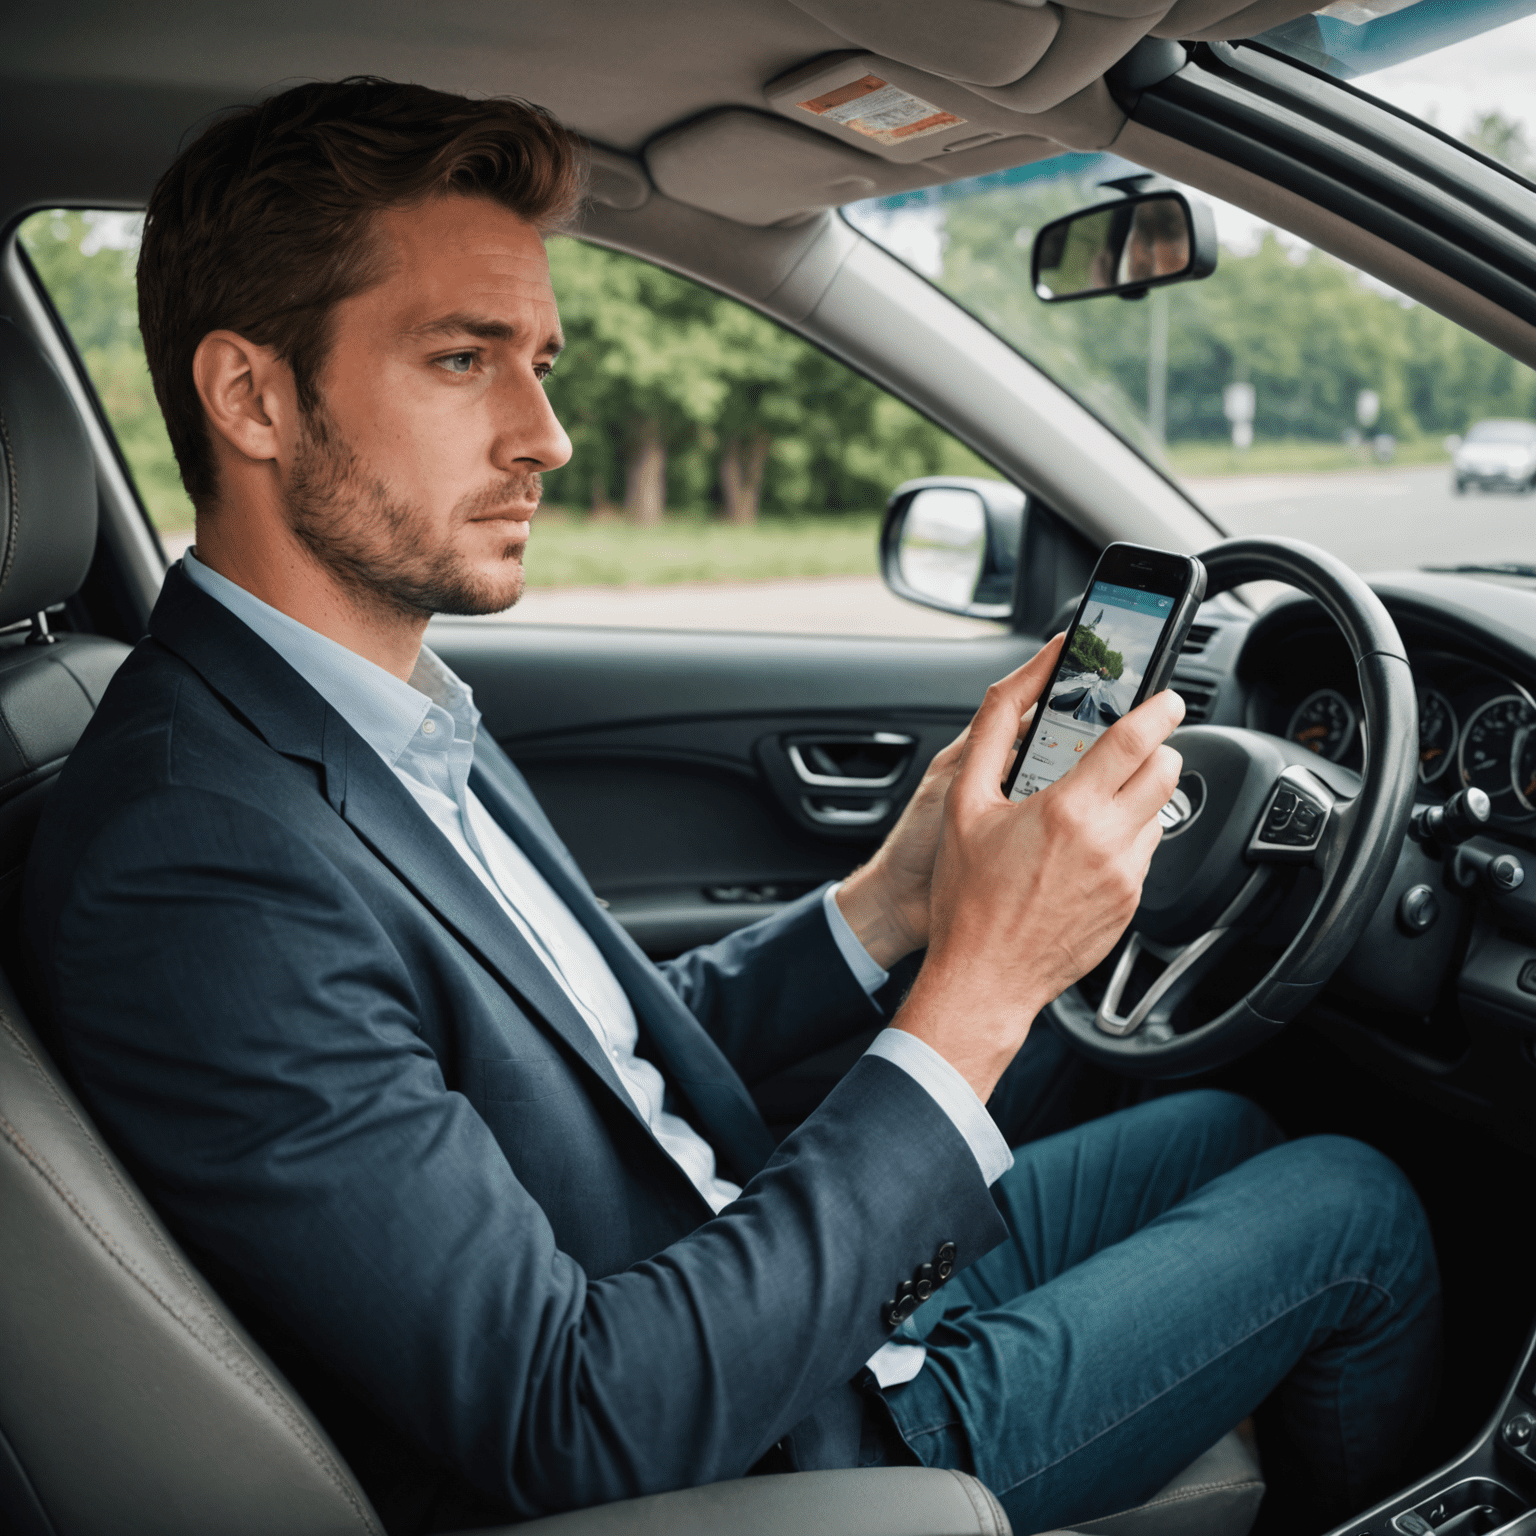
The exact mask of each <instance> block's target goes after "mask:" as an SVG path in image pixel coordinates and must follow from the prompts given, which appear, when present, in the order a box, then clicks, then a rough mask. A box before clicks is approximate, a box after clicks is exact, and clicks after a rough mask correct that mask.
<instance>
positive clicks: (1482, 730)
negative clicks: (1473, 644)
mask: <svg viewBox="0 0 1536 1536" xmlns="http://www.w3.org/2000/svg"><path fill="white" fill-rule="evenodd" d="M1408 660H1409V664H1410V665H1411V666H1412V668H1413V675H1414V681H1415V683H1416V684H1417V689H1416V692H1417V695H1418V705H1419V737H1418V743H1417V747H1418V760H1419V766H1418V775H1419V783H1420V785H1421V786H1422V787H1423V789H1424V790H1425V791H1426V795H1428V793H1429V792H1430V791H1433V797H1438V798H1443V797H1444V796H1447V795H1449V794H1451V793H1452V792H1453V791H1454V790H1457V789H1461V788H1463V787H1466V786H1475V787H1476V788H1478V789H1481V790H1483V791H1484V792H1485V793H1486V794H1487V796H1488V798H1489V801H1490V802H1491V804H1492V807H1493V819H1494V821H1495V822H1497V823H1503V824H1507V825H1519V824H1521V823H1524V822H1532V823H1536V699H1533V697H1532V693H1531V690H1530V689H1529V688H1527V687H1526V686H1525V685H1524V684H1523V683H1520V682H1518V681H1516V680H1515V679H1514V678H1513V677H1511V676H1510V675H1509V673H1508V672H1507V671H1500V670H1498V669H1496V668H1494V667H1490V666H1488V665H1486V664H1484V663H1482V662H1478V661H1474V660H1473V659H1471V658H1470V657H1467V656H1465V655H1458V654H1456V653H1455V652H1454V651H1445V650H1424V651H1413V650H1410V652H1409V656H1408ZM1353 670H1354V669H1353V667H1350V668H1349V672H1348V673H1346V674H1345V675H1342V676H1340V675H1333V676H1331V677H1330V678H1329V681H1328V682H1326V683H1324V684H1323V685H1322V686H1321V687H1317V688H1313V689H1312V690H1311V691H1310V692H1308V693H1307V694H1306V695H1305V696H1304V697H1302V698H1300V699H1298V700H1296V701H1295V702H1294V705H1293V704H1292V701H1291V698H1290V697H1289V695H1290V694H1292V693H1294V691H1295V689H1294V687H1291V688H1286V689H1283V690H1277V691H1276V693H1275V695H1274V697H1273V699H1272V700H1271V701H1270V705H1271V707H1270V708H1268V709H1264V708H1262V707H1261V709H1260V714H1261V715H1263V716H1266V717H1267V718H1264V719H1262V720H1260V721H1259V722H1257V724H1258V728H1259V729H1261V730H1266V731H1269V732H1270V733H1271V734H1273V735H1277V736H1285V737H1288V738H1289V739H1290V740H1292V741H1294V742H1296V743H1297V744H1298V745H1299V746H1303V747H1306V748H1307V749H1308V750H1309V751H1312V752H1316V753H1317V754H1318V755H1319V756H1320V757H1324V758H1326V759H1328V761H1330V762H1335V763H1340V764H1342V765H1343V766H1344V767H1347V768H1353V769H1356V770H1359V769H1360V768H1361V767H1362V766H1363V764H1364V759H1365V754H1366V751H1367V749H1368V741H1367V737H1366V728H1365V721H1364V719H1363V718H1362V713H1361V708H1360V695H1359V690H1358V688H1356V687H1355V685H1354V681H1353V677H1352V676H1351V675H1349V674H1352V673H1353ZM1307 681H1316V678H1315V677H1314V678H1312V679H1308V680H1307ZM1282 715H1284V716H1285V719H1284V721H1283V722H1282V720H1281V718H1280V717H1281V716H1282Z"/></svg>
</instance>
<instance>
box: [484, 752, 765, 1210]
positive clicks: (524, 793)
mask: <svg viewBox="0 0 1536 1536" xmlns="http://www.w3.org/2000/svg"><path fill="white" fill-rule="evenodd" d="M470 786H471V788H472V789H473V790H474V791H475V793H476V794H477V795H479V796H480V799H481V802H482V803H483V804H484V805H485V807H486V809H487V810H488V811H490V813H491V815H492V816H494V817H495V818H496V820H497V821H498V822H500V823H501V825H502V827H503V829H504V830H505V831H506V833H507V835H508V836H509V837H511V838H512V839H513V841H514V842H516V843H517V845H518V846H519V847H520V848H521V849H522V850H523V852H524V853H525V854H527V856H528V858H529V861H530V862H531V863H532V864H533V866H534V867H535V868H536V869H537V870H538V871H539V873H540V874H541V875H543V876H544V878H545V879H546V880H547V881H548V882H549V884H550V886H551V887H552V888H553V889H554V891H555V893H556V894H557V895H558V896H559V897H560V898H561V900H562V901H564V902H565V904H566V905H567V906H568V907H569V908H570V909H571V911H572V912H574V913H575V914H576V917H577V919H578V920H579V921H580V922H581V924H582V926H583V927H584V928H585V929H586V930H587V932H588V933H589V934H590V935H591V936H592V939H593V941H594V942H595V943H596V945H597V947H598V949H599V950H600V951H601V952H602V955H603V958H604V959H605V960H606V961H607V962H608V964H609V965H610V966H611V967H612V969H613V973H614V975H615V976H616V977H617V978H618V981H619V984H620V985H621V986H622V987H623V988H624V991H625V993H626V994H627V995H628V997H629V999H630V1002H631V1003H632V1004H633V1005H634V1009H635V1013H636V1015H637V1016H638V1018H639V1019H640V1022H641V1025H642V1027H643V1028H644V1029H645V1032H646V1036H647V1038H648V1040H649V1042H650V1044H651V1047H652V1049H653V1050H654V1052H655V1054H656V1056H657V1058H658V1064H659V1065H660V1066H661V1068H662V1071H663V1073H664V1074H665V1076H666V1078H667V1080H668V1082H670V1083H671V1084H672V1085H673V1086H674V1087H675V1088H677V1089H679V1090H680V1091H681V1092H682V1093H684V1094H685V1095H686V1096H687V1098H688V1101H689V1103H690V1104H691V1105H692V1107H693V1109H694V1111H695V1113H696V1115H697V1116H698V1119H699V1122H700V1129H702V1130H703V1131H705V1132H706V1134H707V1135H708V1137H709V1139H710V1141H711V1142H712V1143H713V1144H714V1146H715V1148H716V1150H717V1151H719V1152H720V1153H721V1154H723V1155H724V1157H725V1158H726V1159H727V1160H728V1161H729V1163H730V1164H731V1167H732V1171H733V1173H735V1174H736V1175H737V1176H738V1177H740V1178H741V1179H742V1180H743V1181H745V1180H746V1179H750V1178H751V1177H752V1176H753V1175H754V1174H756V1173H757V1172H759V1171H760V1170H761V1168H762V1167H763V1165H764V1164H765V1163H766V1162H767V1161H768V1159H769V1157H771V1156H772V1155H773V1150H774V1141H773V1136H772V1134H771V1133H770V1132H769V1130H768V1127H767V1125H766V1124H765V1123H764V1121H763V1117H762V1115H761V1114H760V1113H759V1112H758V1108H757V1106H756V1105H755V1104H754V1103H753V1102H752V1096H751V1095H750V1094H749V1093H748V1092H747V1088H746V1084H745V1083H743V1082H742V1080H741V1078H740V1076H739V1075H738V1074H737V1072H736V1070H735V1068H734V1067H732V1066H731V1064H730V1062H729V1061H728V1060H727V1058H726V1056H725V1053H724V1052H723V1051H722V1050H721V1049H720V1047H719V1046H718V1045H716V1044H715V1042H714V1041H713V1040H712V1039H711V1038H710V1036H709V1035H708V1033H707V1032H706V1031H705V1029H704V1027H703V1025H701V1024H700V1023H699V1021H698V1020H697V1019H696V1018H694V1016H693V1014H692V1013H690V1012H689V1011H688V1009H687V1008H686V1007H684V1006H683V1003H682V1001H681V999H680V998H679V997H678V996H677V994H676V993H675V992H673V990H672V989H671V988H670V987H669V986H668V985H667V983H666V982H665V980H663V978H662V976H661V973H660V972H659V971H658V970H657V969H656V967H655V966H654V965H653V964H652V963H651V961H650V959H649V958H648V957H647V956H646V954H645V953H644V951H643V950H641V948H640V947H639V945H637V944H636V943H635V941H634V940H633V939H631V938H630V936H629V935H628V933H626V932H625V931H624V929H623V927H621V926H620V924H619V923H617V922H615V921H614V919H613V918H612V917H610V916H609V915H608V913H607V912H606V911H604V910H603V908H602V907H601V906H599V905H598V902H597V898H596V897H595V896H594V895H593V893H592V888H591V886H589V885H588V884H587V882H586V879H585V878H584V877H583V875H582V874H581V871H580V870H579V869H578V868H577V866H576V861H575V860H574V859H572V858H571V856H570V854H569V853H568V852H567V851H566V848H565V846H564V844H562V843H561V841H560V839H559V837H558V835H557V834H556V832H555V829H554V827H553V826H552V825H551V824H550V822H549V819H548V818H547V817H546V816H545V815H544V813H543V811H542V810H541V809H540V808H539V805H538V802H537V801H536V800H535V799H534V797H533V794H532V792H531V791H530V790H529V789H528V787H527V784H526V783H525V782H524V780H523V777H522V775H521V774H520V773H519V772H518V771H517V769H516V768H515V767H514V766H513V764H512V762H511V760H510V759H509V758H507V756H506V755H505V754H504V753H503V752H502V751H501V749H500V748H499V747H497V746H496V745H495V744H494V743H490V744H489V745H482V746H481V747H479V748H477V750H476V753H475V766H474V770H473V772H472V773H471V775H470Z"/></svg>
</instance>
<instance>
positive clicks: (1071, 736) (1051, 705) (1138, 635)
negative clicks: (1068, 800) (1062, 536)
mask: <svg viewBox="0 0 1536 1536" xmlns="http://www.w3.org/2000/svg"><path fill="white" fill-rule="evenodd" d="M1178 607H1179V601H1178V599H1177V598H1175V597H1169V596H1168V595H1167V594H1166V593H1160V592H1142V591H1138V590H1137V589H1136V588H1134V587H1121V586H1116V585H1115V584H1114V583H1113V582H1108V581H1096V582H1094V583H1093V585H1092V586H1091V587H1090V588H1089V589H1088V597H1087V600H1086V601H1085V603H1084V605H1083V610H1082V619H1081V621H1080V622H1079V623H1077V624H1075V625H1074V626H1073V627H1072V629H1071V631H1070V632H1069V633H1068V635H1067V638H1066V643H1065V644H1064V645H1063V646H1062V651H1061V662H1060V664H1059V665H1058V666H1057V668H1056V675H1055V676H1054V677H1053V678H1052V679H1051V681H1050V684H1049V686H1047V688H1046V690H1045V692H1044V694H1042V695H1041V698H1040V706H1039V708H1038V710H1037V711H1036V717H1035V720H1034V722H1033V724H1032V727H1031V730H1030V734H1029V736H1028V737H1027V739H1026V746H1025V752H1024V760H1023V762H1021V763H1020V764H1019V771H1018V776H1017V777H1016V778H1015V779H1014V781H1013V788H1012V789H1011V790H1010V791H1009V794H1008V798H1009V799H1010V800H1027V799H1028V798H1029V797H1030V796H1031V795H1033V794H1036V793H1038V792H1039V791H1040V790H1042V789H1044V788H1045V786H1046V785H1047V784H1054V783H1055V782H1056V780H1057V779H1059V778H1060V777H1061V776H1062V775H1063V774H1064V773H1067V772H1070V770H1071V769H1072V768H1073V766H1074V765H1075V764H1077V763H1079V762H1081V761H1082V757H1083V754H1084V753H1085V752H1086V751H1087V750H1088V749H1089V747H1091V746H1092V745H1093V744H1094V742H1096V741H1097V740H1098V739H1099V737H1100V736H1102V735H1103V734H1104V732H1105V731H1107V730H1108V729H1109V727H1110V726H1112V725H1113V724H1114V723H1115V721H1116V720H1118V719H1119V718H1120V717H1121V716H1122V715H1123V714H1126V713H1127V712H1128V711H1129V710H1130V709H1131V708H1132V707H1133V706H1134V705H1135V704H1136V703H1137V699H1138V695H1139V694H1140V692H1141V685H1142V681H1143V679H1144V678H1145V676H1146V672H1147V668H1148V667H1149V666H1150V664H1151V662H1152V659H1153V656H1154V655H1155V654H1156V652H1157V649H1158V642H1159V640H1161V638H1162V634H1163V631H1164V629H1165V628H1166V627H1167V626H1168V625H1169V624H1170V623H1171V622H1172V621H1173V618H1174V614H1175V610H1176V609H1177V608H1178Z"/></svg>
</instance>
